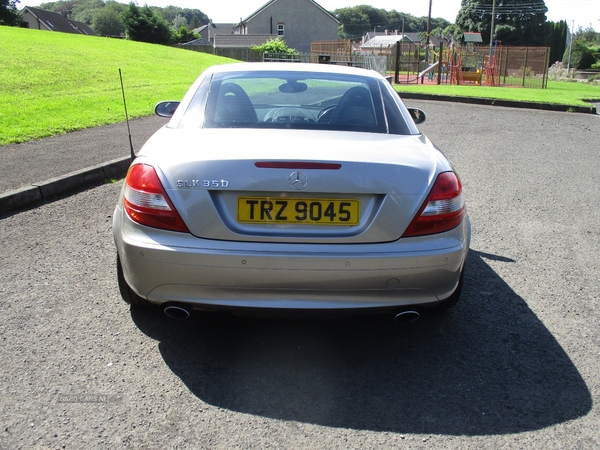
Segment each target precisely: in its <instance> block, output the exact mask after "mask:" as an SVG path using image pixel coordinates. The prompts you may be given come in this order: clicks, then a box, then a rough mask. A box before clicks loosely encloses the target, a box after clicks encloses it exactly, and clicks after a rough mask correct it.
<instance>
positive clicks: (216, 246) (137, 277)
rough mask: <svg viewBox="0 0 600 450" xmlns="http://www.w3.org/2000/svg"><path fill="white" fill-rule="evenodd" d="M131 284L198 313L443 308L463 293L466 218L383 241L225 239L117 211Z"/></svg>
mask: <svg viewBox="0 0 600 450" xmlns="http://www.w3.org/2000/svg"><path fill="white" fill-rule="evenodd" d="M113 231H114V237H115V243H116V245H117V251H118V253H119V257H120V259H121V263H122V266H123V272H124V276H125V279H126V281H127V283H128V284H129V286H130V287H131V288H132V289H133V290H134V291H135V292H136V293H137V294H138V295H140V296H141V297H143V298H146V299H147V300H149V301H150V302H152V303H156V304H163V303H167V302H181V303H186V304H189V305H191V306H193V307H194V308H197V309H220V308H223V309H226V308H232V307H233V308H235V307H242V308H269V309H295V310H296V309H300V310H307V309H311V310H325V309H328V310H330V309H334V310H335V309H361V308H394V307H407V306H418V305H427V304H431V303H436V302H438V301H440V300H443V299H445V298H447V297H449V296H450V295H451V294H452V292H453V291H454V290H455V289H456V287H457V285H458V282H459V277H460V272H461V270H462V267H463V265H464V261H465V259H466V255H467V251H468V246H469V241H470V224H469V221H468V217H466V218H465V220H464V221H463V223H462V224H461V225H460V226H459V227H457V228H455V229H454V230H451V231H449V232H446V233H443V234H439V235H436V236H435V237H431V236H430V237H418V238H409V239H401V240H398V241H395V242H390V243H379V244H356V245H347V244H343V245H334V244H279V243H245V242H224V241H212V240H205V239H199V238H196V237H194V236H192V235H188V234H183V233H173V232H166V231H161V230H154V229H150V228H147V227H142V226H139V225H137V224H135V223H133V222H131V221H130V220H129V219H128V218H127V217H124V216H122V215H120V213H119V211H115V221H114V229H113Z"/></svg>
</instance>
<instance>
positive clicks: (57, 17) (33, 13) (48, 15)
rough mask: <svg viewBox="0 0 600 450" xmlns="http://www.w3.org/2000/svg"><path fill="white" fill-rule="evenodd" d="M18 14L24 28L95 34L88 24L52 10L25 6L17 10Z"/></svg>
mask: <svg viewBox="0 0 600 450" xmlns="http://www.w3.org/2000/svg"><path fill="white" fill-rule="evenodd" d="M19 15H20V16H21V20H23V22H24V27H25V28H31V29H34V30H45V31H59V32H61V33H71V34H85V35H89V36H97V34H96V32H95V31H94V30H92V29H91V28H90V26H89V25H87V24H85V23H83V22H77V21H75V20H71V19H67V18H66V17H64V16H63V15H62V14H59V13H55V12H52V11H44V10H43V9H39V8H32V7H31V6H26V7H25V8H23V9H22V10H21V11H20V12H19Z"/></svg>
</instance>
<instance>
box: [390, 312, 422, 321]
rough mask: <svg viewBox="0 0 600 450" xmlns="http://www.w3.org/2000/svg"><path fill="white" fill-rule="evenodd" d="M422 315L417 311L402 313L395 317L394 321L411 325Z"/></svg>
mask: <svg viewBox="0 0 600 450" xmlns="http://www.w3.org/2000/svg"><path fill="white" fill-rule="evenodd" d="M419 317H420V314H419V313H418V312H417V311H400V312H399V313H398V314H396V315H395V316H394V321H395V322H397V323H410V322H414V321H416V320H418V319H419Z"/></svg>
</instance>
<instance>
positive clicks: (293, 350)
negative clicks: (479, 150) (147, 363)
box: [132, 250, 592, 435]
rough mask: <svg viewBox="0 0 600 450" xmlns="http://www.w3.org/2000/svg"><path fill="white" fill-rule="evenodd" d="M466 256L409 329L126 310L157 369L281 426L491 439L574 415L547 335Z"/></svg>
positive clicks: (558, 354) (574, 376)
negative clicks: (461, 274)
mask: <svg viewBox="0 0 600 450" xmlns="http://www.w3.org/2000/svg"><path fill="white" fill-rule="evenodd" d="M490 259H495V260H496V261H499V262H501V263H506V264H511V263H512V261H511V260H510V259H507V258H503V257H501V256H494V255H489V254H482V253H478V252H476V251H473V250H472V251H471V252H470V254H469V257H468V260H467V272H466V274H467V275H466V279H465V287H464V290H463V295H462V298H461V300H460V302H459V303H458V304H457V305H456V306H455V307H454V308H453V309H451V310H450V311H448V312H447V313H445V314H440V315H427V316H425V317H423V318H422V319H420V320H419V321H417V322H414V323H410V324H395V323H393V322H392V320H391V319H390V318H389V317H367V318H361V319H354V320H291V319H277V320H275V319H249V318H239V317H234V316H230V315H220V314H209V313H204V314H203V313H194V314H193V315H192V318H190V319H188V320H186V321H177V320H174V319H169V318H167V317H165V316H164V315H163V314H162V313H161V312H160V311H158V310H157V309H153V308H151V309H132V318H133V320H134V322H135V324H136V325H137V326H138V327H139V329H140V330H142V331H143V332H144V333H146V334H147V335H148V336H150V337H152V338H153V339H156V340H158V341H159V350H160V352H161V354H162V357H163V358H164V361H165V363H166V364H167V366H168V367H169V368H170V369H171V370H172V371H173V373H174V374H175V375H177V376H178V377H180V379H181V380H182V381H183V382H184V383H185V384H186V386H187V387H188V388H189V389H190V391H191V392H192V393H193V394H194V395H196V396H197V397H198V398H199V399H201V400H202V401H204V402H206V403H208V404H211V405H214V406H217V407H220V408H225V409H229V410H231V411H236V412H241V413H246V414H253V415H258V416H263V417H269V418H273V419H281V420H293V421H299V422H303V423H311V424H316V425H323V426H330V427H343V428H350V429H357V430H373V431H390V432H397V433H422V434H447V435H492V434H504V433H518V432H523V431H530V430H538V429H541V428H545V427H548V426H551V425H554V424H558V423H562V422H565V421H568V420H573V419H576V418H579V417H581V416H584V415H586V414H587V413H588V412H589V411H590V410H591V407H592V398H591V394H590V392H589V390H588V388H587V386H586V384H585V382H584V380H583V379H582V377H581V376H580V374H579V373H578V371H577V369H576V368H575V366H574V365H573V363H572V362H571V360H570V359H569V356H568V355H567V354H566V353H565V352H564V350H563V349H562V348H561V346H560V345H559V344H558V342H557V341H556V339H555V338H554V337H553V336H552V334H551V333H550V332H549V331H548V330H547V329H546V327H545V326H544V325H543V323H542V322H541V321H540V320H539V319H538V318H537V317H536V315H535V314H534V313H533V311H532V310H531V309H530V308H529V307H528V306H527V303H526V302H525V301H524V299H523V298H521V297H519V296H518V295H517V294H516V293H515V292H514V291H513V290H512V289H511V288H510V286H509V285H508V284H506V283H505V282H504V281H503V280H502V279H501V278H500V277H499V276H498V274H497V273H496V272H494V271H493V270H492V268H491V267H490V266H489V265H488V264H487V263H486V260H490Z"/></svg>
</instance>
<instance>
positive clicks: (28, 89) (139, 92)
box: [0, 26, 600, 145]
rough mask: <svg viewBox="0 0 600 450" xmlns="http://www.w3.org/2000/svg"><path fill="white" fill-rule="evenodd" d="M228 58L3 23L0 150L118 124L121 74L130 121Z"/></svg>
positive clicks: (561, 92)
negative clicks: (17, 143)
mask: <svg viewBox="0 0 600 450" xmlns="http://www.w3.org/2000/svg"><path fill="white" fill-rule="evenodd" d="M229 62H233V60H230V59H225V58H220V57H215V56H212V55H207V54H203V53H196V52H191V51H187V50H180V49H175V48H171V47H165V46H160V45H151V44H144V43H139V42H131V41H123V40H114V39H107V38H98V37H89V36H77V35H70V34H65V33H51V32H45V31H38V30H27V29H21V28H12V27H3V26H0V105H2V107H1V108H0V145H4V144H9V143H14V142H24V141H27V140H31V139H39V138H42V137H46V136H51V135H55V134H60V133H65V132H69V131H74V130H79V129H83V128H88V127H93V126H99V125H105V124H109V123H115V122H120V121H123V120H124V118H125V115H124V111H123V97H122V94H121V87H120V83H119V69H121V70H122V72H123V81H124V84H125V93H126V96H127V107H128V111H129V115H130V117H140V116H145V115H149V114H152V111H153V108H154V104H155V103H156V102H157V101H160V100H166V99H172V100H176V99H181V97H182V96H183V94H184V93H185V92H186V90H187V89H188V88H189V86H190V85H191V84H192V82H193V81H194V80H195V79H196V78H197V76H198V75H199V74H200V73H201V72H202V71H203V70H204V69H206V68H207V67H209V66H211V65H214V64H224V63H229ZM397 89H398V90H399V91H400V92H427V93H431V94H436V93H437V94H441V95H455V96H476V97H485V98H501V99H510V100H522V101H534V102H547V103H563V104H567V105H589V103H586V102H584V101H583V99H600V87H599V86H593V85H588V84H585V83H558V82H550V83H549V88H548V89H518V88H491V87H485V86H448V85H445V86H420V85H409V86H405V85H401V86H398V87H397Z"/></svg>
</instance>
